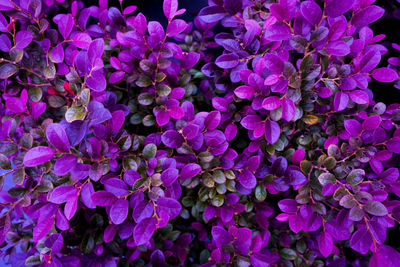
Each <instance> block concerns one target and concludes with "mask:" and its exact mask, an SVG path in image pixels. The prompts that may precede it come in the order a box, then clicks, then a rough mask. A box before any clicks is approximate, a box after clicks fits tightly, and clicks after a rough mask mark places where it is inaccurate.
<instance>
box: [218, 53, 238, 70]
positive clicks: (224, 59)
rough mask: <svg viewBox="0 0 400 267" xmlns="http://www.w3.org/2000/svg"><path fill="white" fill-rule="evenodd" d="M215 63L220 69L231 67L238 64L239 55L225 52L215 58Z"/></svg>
mask: <svg viewBox="0 0 400 267" xmlns="http://www.w3.org/2000/svg"><path fill="white" fill-rule="evenodd" d="M215 64H216V65H217V66H218V67H220V68H222V69H232V68H234V67H236V66H237V65H239V57H238V55H236V54H233V53H232V54H225V55H221V56H219V57H218V58H217V59H216V60H215Z"/></svg>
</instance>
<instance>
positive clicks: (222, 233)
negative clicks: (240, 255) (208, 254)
mask: <svg viewBox="0 0 400 267" xmlns="http://www.w3.org/2000/svg"><path fill="white" fill-rule="evenodd" d="M211 235H212V237H213V239H214V241H215V243H216V245H217V247H219V248H222V247H223V246H226V245H228V244H229V243H230V242H232V241H233V237H232V235H231V234H229V233H228V232H227V231H226V230H225V229H224V228H223V227H221V226H213V228H212V230H211Z"/></svg>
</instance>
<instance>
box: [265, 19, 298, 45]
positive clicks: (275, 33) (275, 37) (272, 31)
mask: <svg viewBox="0 0 400 267" xmlns="http://www.w3.org/2000/svg"><path fill="white" fill-rule="evenodd" d="M264 37H265V38H266V39H268V40H270V41H283V40H289V39H290V38H292V32H291V30H290V28H289V26H288V25H286V24H284V23H282V22H278V23H276V24H273V25H271V26H269V27H268V28H267V29H266V31H265V35H264Z"/></svg>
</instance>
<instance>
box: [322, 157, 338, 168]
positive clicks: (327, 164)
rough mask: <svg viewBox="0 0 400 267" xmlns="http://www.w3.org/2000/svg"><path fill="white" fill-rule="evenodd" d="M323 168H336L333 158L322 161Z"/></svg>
mask: <svg viewBox="0 0 400 267" xmlns="http://www.w3.org/2000/svg"><path fill="white" fill-rule="evenodd" d="M324 166H325V167H326V168H327V169H328V170H332V169H333V168H335V166H336V160H335V158H334V157H327V158H326V159H325V160H324Z"/></svg>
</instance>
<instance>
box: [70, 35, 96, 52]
mask: <svg viewBox="0 0 400 267" xmlns="http://www.w3.org/2000/svg"><path fill="white" fill-rule="evenodd" d="M91 42H92V38H90V36H89V35H88V34H87V33H84V32H79V33H77V34H75V35H74V36H73V37H72V42H71V43H72V44H73V45H74V46H76V47H78V48H82V49H88V48H89V45H90V43H91Z"/></svg>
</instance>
